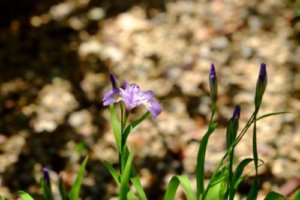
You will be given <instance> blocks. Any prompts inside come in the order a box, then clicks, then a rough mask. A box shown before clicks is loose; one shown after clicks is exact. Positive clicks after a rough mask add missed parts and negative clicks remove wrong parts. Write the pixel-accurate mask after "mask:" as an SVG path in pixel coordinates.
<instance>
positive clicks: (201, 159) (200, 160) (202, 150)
mask: <svg viewBox="0 0 300 200" xmlns="http://www.w3.org/2000/svg"><path fill="white" fill-rule="evenodd" d="M215 129H216V124H212V125H210V126H209V127H208V130H207V132H206V133H205V135H204V136H203V138H202V140H201V143H200V147H199V151H198V155H197V166H196V181H197V189H198V190H197V197H198V198H199V196H200V195H203V192H204V164H205V154H206V147H207V143H208V139H209V137H210V135H211V134H212V133H213V132H214V130H215Z"/></svg>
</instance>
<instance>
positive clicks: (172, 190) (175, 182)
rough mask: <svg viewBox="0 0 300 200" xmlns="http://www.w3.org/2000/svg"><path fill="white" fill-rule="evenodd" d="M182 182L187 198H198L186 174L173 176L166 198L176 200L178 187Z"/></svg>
mask: <svg viewBox="0 0 300 200" xmlns="http://www.w3.org/2000/svg"><path fill="white" fill-rule="evenodd" d="M179 184H181V185H182V186H183V190H184V193H185V195H186V198H187V200H196V199H197V198H196V195H195V193H194V191H193V189H192V187H191V184H190V181H189V179H188V178H187V177H186V176H183V175H180V176H173V177H172V179H171V180H170V182H169V184H168V187H167V191H166V193H165V197H164V200H174V198H175V194H176V191H177V188H178V186H179Z"/></svg>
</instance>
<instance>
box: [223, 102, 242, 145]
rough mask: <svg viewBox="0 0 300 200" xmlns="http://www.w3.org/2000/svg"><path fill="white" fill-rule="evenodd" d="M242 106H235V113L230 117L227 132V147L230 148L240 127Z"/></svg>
mask: <svg viewBox="0 0 300 200" xmlns="http://www.w3.org/2000/svg"><path fill="white" fill-rule="evenodd" d="M240 113H241V107H240V106H235V108H234V111H233V115H232V117H231V118H230V119H229V122H228V126H227V133H226V142H227V148H230V146H231V145H232V143H233V142H234V140H235V138H236V135H237V131H238V128H239V119H240Z"/></svg>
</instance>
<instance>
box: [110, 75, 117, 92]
mask: <svg viewBox="0 0 300 200" xmlns="http://www.w3.org/2000/svg"><path fill="white" fill-rule="evenodd" d="M109 78H110V82H111V85H112V87H113V89H116V88H118V84H117V81H116V77H115V75H114V74H113V73H109Z"/></svg>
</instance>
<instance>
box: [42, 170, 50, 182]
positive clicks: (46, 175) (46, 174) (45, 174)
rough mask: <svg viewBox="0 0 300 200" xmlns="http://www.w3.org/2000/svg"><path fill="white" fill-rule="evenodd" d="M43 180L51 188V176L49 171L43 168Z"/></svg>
mask: <svg viewBox="0 0 300 200" xmlns="http://www.w3.org/2000/svg"><path fill="white" fill-rule="evenodd" d="M43 178H44V180H45V183H46V184H47V185H48V186H49V185H50V176H49V169H48V168H47V167H44V168H43Z"/></svg>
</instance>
